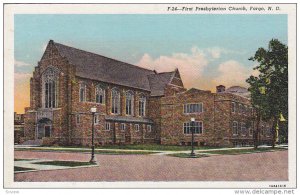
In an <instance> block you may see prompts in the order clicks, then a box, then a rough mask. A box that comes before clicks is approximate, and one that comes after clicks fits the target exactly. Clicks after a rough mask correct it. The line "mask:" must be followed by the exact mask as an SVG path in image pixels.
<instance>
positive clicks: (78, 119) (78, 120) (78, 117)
mask: <svg viewBox="0 0 300 195" xmlns="http://www.w3.org/2000/svg"><path fill="white" fill-rule="evenodd" d="M79 123H80V115H79V114H77V115H76V124H79Z"/></svg>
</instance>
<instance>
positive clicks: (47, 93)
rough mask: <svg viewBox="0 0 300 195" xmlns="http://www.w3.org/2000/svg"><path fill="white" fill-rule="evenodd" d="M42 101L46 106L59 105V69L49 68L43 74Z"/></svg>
mask: <svg viewBox="0 0 300 195" xmlns="http://www.w3.org/2000/svg"><path fill="white" fill-rule="evenodd" d="M42 90H43V93H42V98H43V99H42V102H43V106H44V107H45V108H56V107H57V106H58V71H57V70H55V69H54V68H48V69H47V70H46V71H45V72H44V73H43V75H42Z"/></svg>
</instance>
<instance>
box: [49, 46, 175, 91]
mask: <svg viewBox="0 0 300 195" xmlns="http://www.w3.org/2000/svg"><path fill="white" fill-rule="evenodd" d="M49 43H53V45H54V46H55V48H57V50H58V52H59V54H60V55H61V56H62V57H65V58H66V59H67V60H68V62H69V63H70V64H72V65H73V66H75V68H76V75H77V76H79V77H82V78H87V79H93V80H98V81H103V82H107V83H113V84H117V85H122V86H128V87H132V88H137V89H142V90H146V91H151V96H161V95H164V88H165V86H166V85H167V84H169V83H170V81H171V79H172V78H173V76H174V74H175V72H176V70H175V71H172V72H164V73H156V71H152V70H149V69H145V68H141V67H138V66H135V65H132V64H128V63H125V62H121V61H118V60H115V59H111V58H108V57H105V56H101V55H98V54H95V53H91V52H87V51H83V50H80V49H77V48H73V47H69V46H66V45H63V44H60V43H56V42H54V41H50V42H49Z"/></svg>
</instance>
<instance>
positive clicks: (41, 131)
mask: <svg viewBox="0 0 300 195" xmlns="http://www.w3.org/2000/svg"><path fill="white" fill-rule="evenodd" d="M51 133H52V121H51V120H50V119H48V118H42V119H40V120H39V121H38V124H37V139H42V138H43V137H51Z"/></svg>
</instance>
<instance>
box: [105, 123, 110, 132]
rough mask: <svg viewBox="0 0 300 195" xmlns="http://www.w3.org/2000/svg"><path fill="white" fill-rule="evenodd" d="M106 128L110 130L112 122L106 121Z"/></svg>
mask: <svg viewBox="0 0 300 195" xmlns="http://www.w3.org/2000/svg"><path fill="white" fill-rule="evenodd" d="M105 130H108V131H109V130H110V123H109V122H106V123H105Z"/></svg>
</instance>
